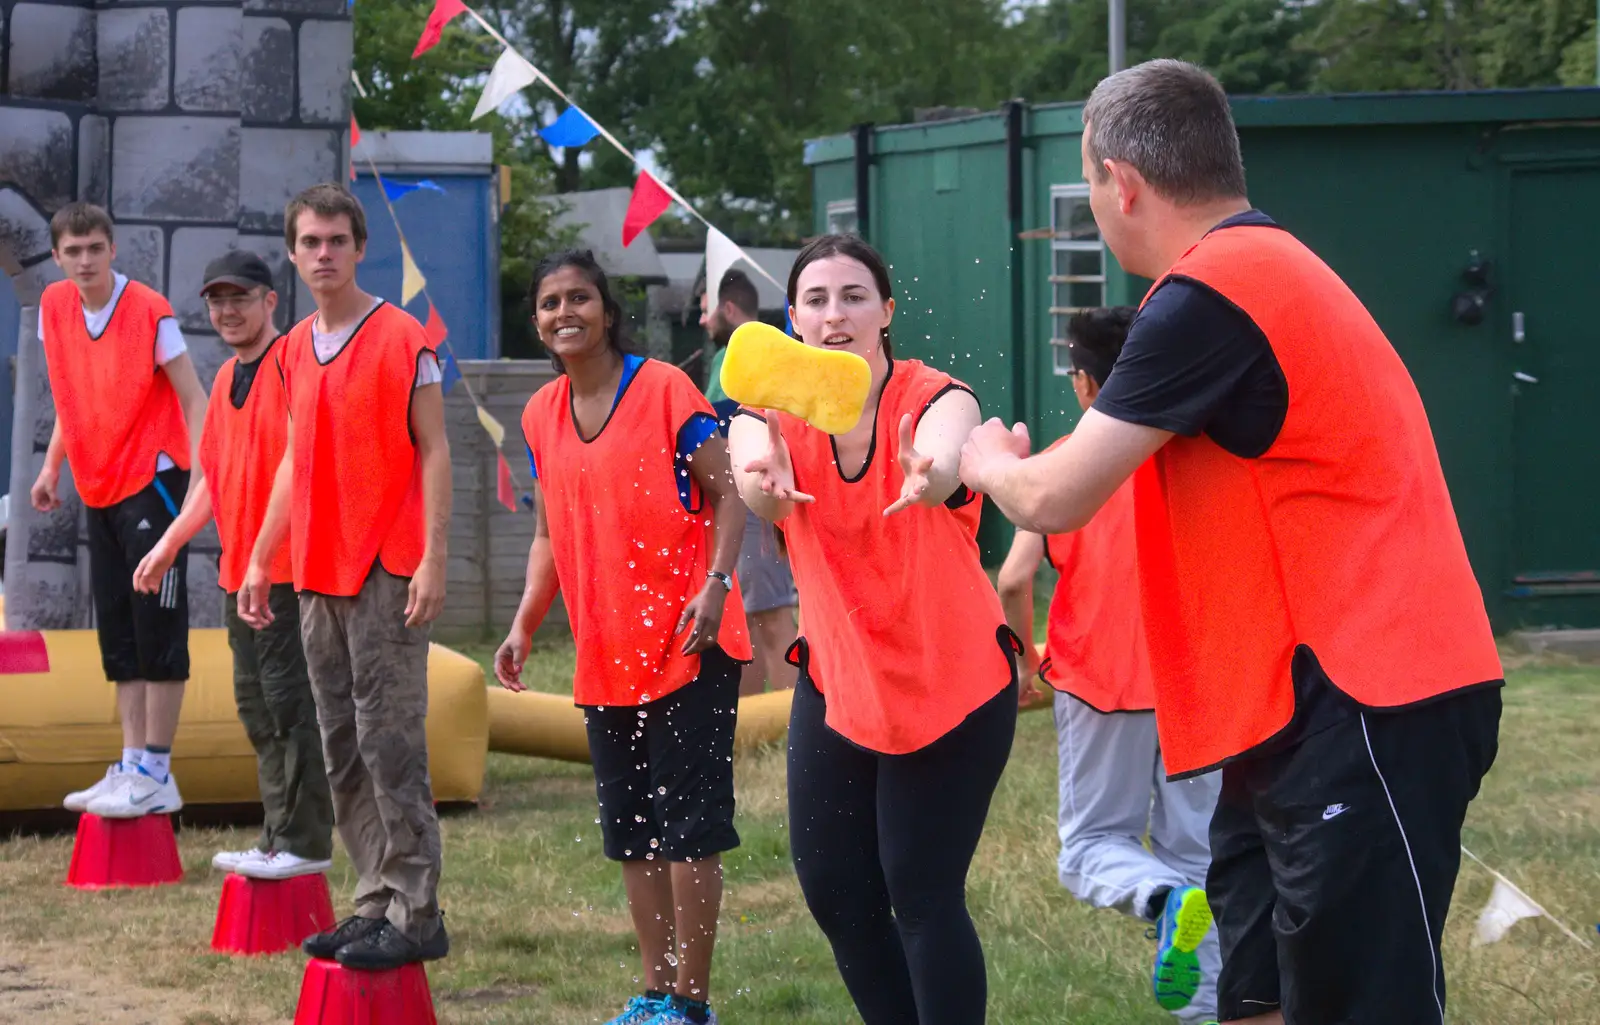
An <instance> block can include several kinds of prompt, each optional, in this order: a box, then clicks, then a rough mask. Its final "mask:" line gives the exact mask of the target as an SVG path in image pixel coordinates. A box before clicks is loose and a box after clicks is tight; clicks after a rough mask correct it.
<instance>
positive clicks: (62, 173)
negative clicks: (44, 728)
mask: <svg viewBox="0 0 1600 1025" xmlns="http://www.w3.org/2000/svg"><path fill="white" fill-rule="evenodd" d="M351 45H352V43H351V25H350V15H349V9H348V7H347V6H346V4H345V0H243V2H242V3H229V2H227V0H223V2H220V3H181V2H170V0H169V2H141V0H122V2H118V3H116V4H115V5H114V6H108V5H104V4H102V5H100V6H98V7H97V6H96V5H95V4H93V3H90V2H64V0H0V270H4V271H5V273H6V274H7V275H8V276H9V277H10V281H11V287H13V288H14V289H15V290H16V294H17V299H18V302H19V304H20V305H21V307H22V316H21V324H20V325H19V328H18V336H17V364H16V420H15V425H14V430H13V433H12V463H11V466H12V470H11V481H10V492H11V519H10V523H9V526H8V528H7V531H8V540H7V544H6V565H5V604H6V625H7V626H8V627H9V628H10V629H13V630H17V629H67V628H82V627H88V626H90V625H92V623H93V619H92V613H91V611H90V609H89V590H88V556H87V550H86V548H85V545H84V527H83V523H84V521H83V507H82V503H81V502H79V501H78V499H77V497H76V492H75V491H74V489H73V488H72V485H71V481H70V477H71V474H70V467H69V472H68V473H64V474H63V475H62V507H61V509H59V510H57V511H56V512H55V513H52V514H49V515H45V516H41V515H39V514H38V513H35V512H34V511H33V509H32V507H31V506H30V505H29V502H28V492H29V489H30V488H31V487H32V486H33V481H34V478H35V477H37V476H38V473H39V467H40V465H41V464H42V463H43V461H44V452H45V448H46V446H47V445H48V443H49V440H50V431H51V428H52V427H53V426H54V424H55V408H54V406H53V404H52V403H51V400H50V384H49V380H48V378H47V377H46V374H45V368H44V357H43V352H42V351H41V347H40V345H39V341H38V326H37V325H38V303H39V296H40V294H41V293H42V292H43V291H44V287H45V286H46V285H48V284H49V283H50V282H52V281H55V280H57V279H59V277H60V271H59V270H58V269H57V268H56V266H55V263H54V262H53V261H52V260H51V259H50V229H49V220H50V215H51V214H53V213H55V211H56V210H58V209H60V207H62V206H63V205H65V204H66V203H69V202H71V201H73V200H75V199H86V200H89V201H91V202H95V203H99V204H101V205H102V206H107V207H108V208H109V209H110V211H111V216H112V219H113V220H114V221H115V222H116V246H117V258H116V264H115V265H116V268H117V269H118V270H120V271H121V272H122V273H124V274H126V275H128V276H129V277H130V278H133V279H135V280H138V281H142V282H144V283H145V284H147V285H150V286H151V287H153V288H156V289H158V290H160V291H161V292H162V293H164V294H165V295H166V296H167V297H168V298H169V299H170V300H171V302H172V306H173V310H174V312H175V313H176V314H177V316H178V320H179V322H180V323H181V324H182V326H183V331H184V335H185V337H186V338H187V339H188V341H189V348H190V351H191V353H192V354H193V357H194V361H195V365H196V368H197V369H198V371H199V373H200V380H201V382H202V383H203V384H204V385H205V386H206V387H207V388H208V389H209V388H210V387H211V383H212V378H213V377H214V376H215V375H216V372H217V368H218V367H220V366H221V365H222V363H223V361H224V360H226V359H227V356H228V353H227V347H226V346H225V345H223V344H222V342H221V341H220V340H219V339H217V337H216V336H215V335H214V334H212V332H211V325H210V322H209V320H208V319H207V317H206V312H205V306H204V304H203V303H202V302H201V301H200V298H199V296H198V295H197V292H198V290H199V287H200V278H201V275H202V274H203V272H204V269H205V265H206V264H207V263H208V262H209V261H210V260H212V259H213V258H215V257H216V256H218V255H219V254H221V253H222V252H223V251H225V250H227V249H231V248H244V249H249V250H251V251H252V252H255V253H259V254H260V255H261V256H262V257H263V258H264V259H265V260H266V261H267V264H268V265H269V266H270V267H272V268H273V271H274V274H275V275H276V277H277V279H278V293H279V305H278V310H279V314H278V321H279V327H280V328H284V329H286V328H287V327H288V325H289V324H290V323H291V322H292V320H293V319H295V318H297V317H299V316H301V315H303V314H304V313H305V312H308V311H309V309H310V298H309V296H301V295H298V294H297V292H298V291H299V290H298V289H297V288H296V285H297V284H298V281H297V279H296V277H295V275H294V271H293V268H292V267H290V265H289V261H288V257H287V255H286V254H285V252H284V247H283V207H284V204H285V203H286V202H288V200H289V198H290V197H291V196H292V195H294V193H296V192H298V191H299V190H300V189H303V188H305V187H306V186H308V185H312V184H315V183H317V182H319V181H343V180H346V178H347V173H346V170H345V169H346V167H347V161H348V159H349V157H348V139H347V138H346V135H347V131H348V127H349V119H350V105H349V102H350V101H349V83H350V57H351ZM0 287H4V286H3V285H0ZM190 552H191V554H190V561H189V601H190V621H191V622H192V623H193V625H195V626H197V627H200V626H220V625H221V624H222V592H221V591H220V590H219V589H218V587H217V586H216V580H217V568H216V555H217V541H216V535H215V534H214V533H213V532H212V531H211V530H210V529H208V530H207V531H206V532H205V533H203V534H202V535H200V536H199V537H197V538H196V539H195V542H194V544H193V545H192V546H191V549H190Z"/></svg>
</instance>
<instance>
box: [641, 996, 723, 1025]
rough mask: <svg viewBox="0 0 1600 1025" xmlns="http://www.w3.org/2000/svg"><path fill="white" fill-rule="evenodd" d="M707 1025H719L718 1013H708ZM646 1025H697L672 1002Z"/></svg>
mask: <svg viewBox="0 0 1600 1025" xmlns="http://www.w3.org/2000/svg"><path fill="white" fill-rule="evenodd" d="M707 1014H708V1017H707V1018H706V1025H717V1012H716V1011H708V1012H707ZM646 1025H695V1021H694V1019H692V1018H690V1017H689V1016H688V1014H686V1013H684V1010H683V1008H681V1007H674V1006H673V1005H672V1003H671V1001H668V1002H667V1004H666V1005H665V1006H664V1007H662V1008H661V1012H660V1013H659V1014H657V1015H656V1016H655V1017H654V1018H651V1019H650V1021H649V1022H647V1023H646Z"/></svg>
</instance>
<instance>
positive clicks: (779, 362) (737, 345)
mask: <svg viewBox="0 0 1600 1025" xmlns="http://www.w3.org/2000/svg"><path fill="white" fill-rule="evenodd" d="M871 388H872V368H871V367H869V366H867V361H866V360H864V359H862V358H861V357H860V356H857V355H856V354H855V353H853V352H843V351H840V350H828V349H819V348H817V347H815V346H811V345H806V344H805V343H804V342H799V341H796V340H795V339H793V338H790V337H789V336H788V335H786V334H784V333H783V332H782V331H779V330H778V329H777V328H775V327H773V326H772V325H770V324H763V323H761V322H760V321H756V320H752V321H750V322H748V323H745V324H740V325H739V326H738V327H737V328H735V329H734V332H733V337H732V338H731V339H729V341H728V354H727V355H726V356H724V357H723V359H722V390H723V391H724V392H726V393H727V395H728V398H730V399H733V400H734V401H736V402H739V403H741V404H743V405H746V406H750V407H751V408H754V409H776V410H781V411H782V412H785V413H789V414H792V415H793V416H797V417H799V418H800V419H802V420H804V421H805V422H806V423H808V424H810V425H811V426H813V427H815V428H816V429H817V430H819V431H825V432H827V433H828V434H843V433H845V432H846V431H848V430H849V429H850V428H852V427H854V426H855V425H856V424H857V423H858V422H859V421H860V420H861V411H862V409H863V408H865V406H866V404H867V392H868V391H870V390H871Z"/></svg>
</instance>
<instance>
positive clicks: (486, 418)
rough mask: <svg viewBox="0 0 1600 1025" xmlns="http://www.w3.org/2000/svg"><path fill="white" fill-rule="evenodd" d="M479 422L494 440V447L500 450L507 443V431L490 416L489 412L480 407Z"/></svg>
mask: <svg viewBox="0 0 1600 1025" xmlns="http://www.w3.org/2000/svg"><path fill="white" fill-rule="evenodd" d="M478 422H479V423H480V424H483V429H484V430H486V431H488V432H489V437H491V438H493V439H494V447H495V448H499V447H500V446H501V445H504V444H505V443H506V429H505V428H504V427H502V426H501V425H500V421H499V420H496V419H495V418H494V417H493V416H491V415H489V411H488V410H487V409H484V408H483V407H482V406H479V407H478Z"/></svg>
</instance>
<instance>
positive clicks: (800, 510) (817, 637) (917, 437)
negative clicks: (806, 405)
mask: <svg viewBox="0 0 1600 1025" xmlns="http://www.w3.org/2000/svg"><path fill="white" fill-rule="evenodd" d="M788 292H789V305H790V317H791V319H792V321H793V323H794V327H795V330H796V332H797V333H798V334H799V336H800V339H801V341H803V342H805V343H806V344H807V345H814V346H818V347H821V348H828V349H842V350H845V351H848V352H853V353H856V354H857V355H859V356H861V357H863V358H864V359H866V361H867V363H868V365H869V366H870V367H871V368H872V389H871V392H870V394H869V397H868V401H867V405H866V409H865V410H864V411H863V413H862V415H861V420H860V422H859V423H858V424H857V425H856V426H855V427H854V428H852V429H851V430H850V431H848V432H846V433H845V434H842V435H839V436H837V437H831V436H829V435H827V434H825V433H823V432H822V431H819V430H817V429H816V428H814V427H812V426H810V425H809V424H806V423H803V422H801V421H799V420H797V419H795V418H794V417H792V416H787V415H784V416H780V415H779V414H777V413H774V412H771V411H768V412H766V413H765V414H764V415H763V414H762V413H760V412H759V411H752V410H741V411H740V414H739V415H737V416H736V417H735V418H734V419H733V422H732V424H731V427H730V431H729V434H730V448H731V449H732V452H733V461H734V465H735V466H736V467H738V468H739V469H738V471H737V478H738V481H739V491H740V493H741V495H742V496H743V497H744V500H745V502H746V503H748V504H749V506H750V508H751V509H753V510H754V511H755V512H756V514H757V515H759V516H761V517H762V518H764V519H767V520H771V521H773V522H776V523H777V524H778V526H779V527H780V528H781V529H782V531H783V534H784V538H785V540H786V542H787V544H788V548H789V555H790V559H791V562H792V565H793V570H794V578H795V586H796V589H797V590H798V592H799V595H800V638H799V640H797V641H796V642H795V645H794V647H793V649H791V661H792V662H793V663H794V664H795V665H797V666H798V667H799V669H800V679H799V682H798V684H797V685H796V687H795V695H794V710H793V713H792V716H791V718H790V723H789V826H790V837H789V840H790V845H791V849H792V853H793V856H794V862H795V869H796V872H797V873H798V875H799V877H800V887H801V890H802V891H803V892H804V894H805V898H806V903H807V905H808V906H809V907H810V909H811V913H812V915H813V916H814V917H815V918H816V920H817V924H818V925H819V926H820V927H821V928H822V931H823V933H824V934H826V935H827V937H828V941H829V943H830V944H832V946H833V953H834V959H835V961H836V962H837V963H838V966H839V973H840V974H841V975H842V976H843V977H844V982H845V986H846V987H847V988H848V989H849V991H850V996H851V998H852V999H853V1000H854V1001H855V1004H856V1008H857V1010H858V1011H859V1012H860V1014H861V1017H862V1020H863V1021H864V1022H865V1023H866V1025H901V1023H918V1025H946V1023H948V1025H958V1023H959V1025H974V1023H978V1022H982V1021H983V1020H984V1008H985V1004H986V1001H987V985H986V981H985V972H984V963H983V948H982V947H981V945H980V944H979V942H978V934H977V931H976V930H975V929H974V928H973V925H972V919H971V917H970V916H969V915H968V913H967V907H966V877H967V868H968V866H969V865H970V863H971V861H972V855H973V852H974V851H975V850H976V849H977V845H978V838H979V837H980V836H981V835H982V833H983V825H984V820H985V818H986V817H987V816H988V811H989V800H990V797H991V796H992V795H993V793H994V788H995V785H996V784H997V783H998V782H999V780H1000V773H1001V771H1002V770H1003V769H1004V768H1005V764H1006V759H1007V758H1008V757H1009V755H1010V752H1011V740H1012V734H1013V732H1014V730H1015V727H1016V716H1017V668H1016V656H1017V652H1018V644H1017V641H1016V637H1015V635H1014V634H1013V633H1012V632H1011V630H1010V629H1009V628H1008V627H1007V626H1006V622H1005V615H1004V613H1003V612H1002V611H1001V609H1000V599H999V597H998V596H997V595H996V594H995V591H994V587H993V586H992V585H991V584H990V582H989V578H988V576H987V575H986V574H985V573H984V571H983V567H982V566H981V565H980V564H979V561H978V545H977V541H976V534H977V527H978V511H979V503H978V499H977V496H975V495H974V494H972V493H971V492H969V491H967V490H966V489H965V488H963V487H961V485H960V482H959V480H958V479H957V475H956V470H957V463H958V459H959V455H960V450H961V445H962V443H963V442H964V441H965V440H966V437H967V435H968V434H969V433H970V432H971V430H972V429H973V428H974V427H976V426H977V424H978V423H979V419H980V414H979V410H978V401H977V399H976V398H975V397H974V396H973V394H972V392H971V391H970V390H968V389H967V387H966V386H965V385H963V384H961V383H960V382H958V381H955V380H953V379H951V378H950V377H949V376H948V375H947V374H943V373H941V372H939V371H937V370H934V369H933V368H931V367H928V366H925V365H923V364H922V363H920V362H918V361H916V360H895V359H892V358H891V356H890V341H889V321H890V318H891V317H892V316H893V313H894V299H893V297H892V293H891V286H890V282H889V273H888V270H887V269H886V268H885V267H884V264H883V260H882V258H881V257H880V256H879V255H878V254H877V253H876V252H875V251H874V250H873V249H872V248H871V247H870V246H868V245H867V244H866V243H865V242H862V241H861V240H860V239H858V238H854V237H851V236H843V235H828V236H824V237H822V238H819V239H817V240H816V241H814V242H812V243H811V244H810V245H808V246H807V247H806V248H805V249H803V250H801V252H800V254H799V256H798V257H797V258H796V260H795V263H794V268H793V269H792V270H791V271H790V274H789V289H788ZM763 419H764V420H765V423H764V424H763V423H762V420H763Z"/></svg>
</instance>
